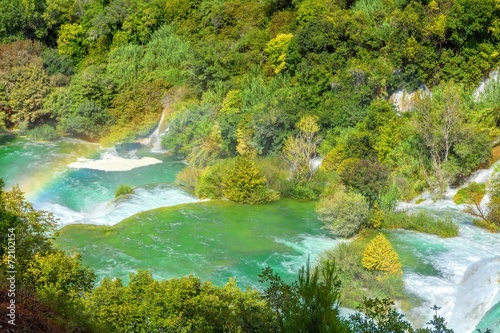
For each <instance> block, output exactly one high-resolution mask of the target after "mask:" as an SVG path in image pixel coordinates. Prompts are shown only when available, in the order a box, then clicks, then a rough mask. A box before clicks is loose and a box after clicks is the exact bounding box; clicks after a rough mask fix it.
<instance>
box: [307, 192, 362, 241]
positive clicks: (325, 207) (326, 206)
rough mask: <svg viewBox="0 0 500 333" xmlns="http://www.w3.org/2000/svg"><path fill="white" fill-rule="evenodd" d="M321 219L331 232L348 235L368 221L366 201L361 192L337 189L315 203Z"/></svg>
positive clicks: (343, 235)
mask: <svg viewBox="0 0 500 333" xmlns="http://www.w3.org/2000/svg"><path fill="white" fill-rule="evenodd" d="M316 212H317V213H318V217H319V219H320V220H321V221H323V222H324V223H325V225H326V228H328V229H330V230H331V231H332V233H333V234H335V235H337V236H341V237H349V236H352V235H353V234H354V233H356V232H357V231H358V230H359V228H360V227H361V225H362V224H364V223H366V222H367V221H368V216H369V207H368V202H367V200H366V199H365V197H363V196H362V195H361V194H358V193H351V192H344V190H339V191H337V192H335V193H334V194H333V195H332V196H328V197H325V198H323V199H321V200H320V201H319V202H318V204H317V205H316Z"/></svg>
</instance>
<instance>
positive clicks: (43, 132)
mask: <svg viewBox="0 0 500 333" xmlns="http://www.w3.org/2000/svg"><path fill="white" fill-rule="evenodd" d="M26 136H27V137H28V138H29V139H30V140H33V141H55V140H57V139H59V138H60V137H61V136H60V135H59V133H58V132H57V131H56V129H55V128H54V127H52V126H50V125H47V124H45V125H42V126H39V127H35V128H33V129H30V130H28V132H27V133H26Z"/></svg>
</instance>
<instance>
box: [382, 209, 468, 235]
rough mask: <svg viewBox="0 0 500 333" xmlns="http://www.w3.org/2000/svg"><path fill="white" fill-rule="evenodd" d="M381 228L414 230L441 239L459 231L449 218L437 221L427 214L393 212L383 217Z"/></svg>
mask: <svg viewBox="0 0 500 333" xmlns="http://www.w3.org/2000/svg"><path fill="white" fill-rule="evenodd" d="M381 227H382V228H384V229H407V230H414V231H418V232H425V233H428V234H433V235H438V236H440V237H443V238H447V237H455V236H457V235H458V231H459V228H458V225H457V224H455V223H454V222H453V220H452V219H451V218H450V217H445V218H439V219H438V218H435V217H434V216H432V215H431V214H429V213H427V212H418V213H417V214H408V213H406V212H394V213H391V214H388V215H387V216H385V218H384V220H383V221H382V225H381Z"/></svg>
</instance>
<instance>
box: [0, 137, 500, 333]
mask: <svg viewBox="0 0 500 333" xmlns="http://www.w3.org/2000/svg"><path fill="white" fill-rule="evenodd" d="M82 158H85V159H86V160H83V162H82V160H81V159H82ZM144 158H153V159H154V160H155V161H156V162H155V163H156V164H148V163H143V161H145V160H144ZM79 159H80V160H79ZM75 162H81V164H80V167H78V168H75V167H71V166H72V165H73V166H74V163H75ZM93 162H103V163H102V165H104V167H102V168H101V169H100V170H99V169H91V168H88V167H90V166H92V165H93V164H92V163H93ZM124 164H127V165H128V164H131V165H133V166H135V167H134V168H133V169H131V170H128V171H109V170H110V169H113V168H114V167H123V165H124ZM86 166H88V167H86ZM184 167H185V164H184V163H183V162H182V161H181V160H179V159H177V158H175V157H172V156H169V155H168V154H165V153H161V152H159V153H152V152H151V151H150V148H148V147H142V146H140V145H129V146H122V147H117V148H113V149H104V148H101V147H99V146H98V145H95V144H89V143H85V142H81V141H76V140H62V141H58V142H56V143H34V142H30V141H27V140H24V139H20V138H16V139H13V140H3V141H2V140H0V177H2V178H3V179H4V180H5V181H6V184H7V188H9V187H11V186H13V185H15V184H19V186H20V187H21V189H22V190H23V191H25V192H26V196H27V198H28V199H29V200H30V201H32V202H33V203H34V205H35V207H36V208H38V209H45V210H49V211H51V212H53V213H54V214H55V215H56V216H57V217H58V218H59V219H60V223H61V226H63V225H66V224H75V223H78V225H76V224H75V225H70V226H67V227H65V228H63V229H62V230H61V234H62V235H61V237H60V238H59V239H58V240H57V244H59V245H60V246H61V247H62V248H65V249H73V248H74V249H76V250H78V251H80V252H82V258H83V261H84V263H86V264H88V265H89V266H90V267H92V268H93V269H95V270H96V272H97V274H98V275H99V277H100V278H102V277H120V278H122V279H124V280H127V276H128V274H129V273H130V272H133V271H136V270H137V269H150V270H151V271H152V272H153V275H154V276H155V277H157V278H168V277H173V276H179V275H186V274H196V275H198V276H200V277H201V278H203V279H210V280H213V281H214V282H215V283H217V284H222V283H224V282H225V281H227V279H228V278H229V277H233V276H234V277H236V278H237V279H238V281H240V282H239V283H240V285H241V286H244V285H251V286H256V285H258V277H257V275H258V273H259V272H260V270H261V269H262V268H263V267H264V266H265V265H270V266H271V267H273V268H274V269H276V270H277V271H278V272H279V273H280V274H281V275H282V276H283V277H284V278H285V279H288V280H290V279H293V278H294V277H295V274H296V271H297V269H298V268H299V267H300V266H301V265H303V264H304V263H305V260H306V258H307V256H308V255H311V256H313V257H314V256H316V255H317V254H318V253H320V252H321V251H323V250H325V249H327V248H329V247H332V246H335V244H336V243H337V241H336V240H335V239H333V238H331V237H329V235H328V234H327V233H326V232H325V231H324V230H322V229H320V227H321V223H320V222H319V221H318V220H317V219H316V218H315V213H314V203H300V202H296V201H291V200H283V201H279V202H276V203H273V204H270V205H263V206H245V205H236V204H231V203H228V202H202V203H200V202H198V201H199V200H198V199H197V198H194V197H192V196H191V195H189V193H186V192H185V191H183V190H182V189H179V188H177V187H176V186H175V185H173V184H172V182H173V181H174V179H175V175H176V174H177V173H178V172H179V171H180V170H182V168H184ZM106 170H108V171H106ZM120 184H129V185H132V186H134V187H135V189H134V192H133V194H131V195H127V196H124V197H122V198H120V199H118V200H115V199H114V198H113V197H114V191H115V189H116V187H117V186H118V185H120ZM168 206H170V207H169V208H160V207H168ZM407 208H408V209H410V210H418V209H424V210H427V211H432V212H435V213H436V214H437V215H440V214H452V218H453V220H454V221H455V222H456V223H458V224H459V225H460V234H459V236H458V237H456V238H451V239H441V238H439V237H437V236H432V235H425V234H419V233H415V232H409V231H389V232H388V233H387V234H388V236H389V239H390V241H391V242H392V243H393V245H394V247H395V249H396V250H397V251H398V253H399V255H400V257H401V260H402V262H403V265H404V267H403V270H404V280H405V285H406V287H407V289H408V290H409V291H410V292H412V293H414V294H416V295H418V296H419V297H420V298H421V299H423V300H424V304H423V306H421V307H419V308H416V309H413V310H412V311H410V312H409V313H407V315H408V317H409V318H410V319H412V320H413V321H414V322H416V323H419V324H420V323H425V321H427V320H428V319H430V316H431V315H432V311H431V310H430V307H431V306H432V305H434V304H437V305H439V306H441V308H442V309H441V310H440V315H443V316H444V317H445V319H446V321H447V322H449V323H450V326H452V327H453V328H454V329H455V332H457V333H461V332H471V331H473V330H474V328H475V327H476V326H477V325H479V326H478V327H479V328H486V327H489V328H491V329H496V326H498V325H497V324H498V321H499V319H498V318H499V311H500V305H499V303H498V298H499V296H498V295H500V293H499V291H500V288H499V279H500V246H499V244H500V235H498V234H491V233H488V232H486V231H484V230H481V229H478V228H476V227H474V226H473V225H472V224H471V219H470V217H469V216H467V215H465V214H463V213H461V212H460V207H458V206H456V205H454V204H453V203H451V201H449V200H442V201H438V202H435V203H433V202H430V201H428V202H424V203H423V204H420V205H418V206H417V205H409V206H408V207H407ZM122 220H125V221H124V222H123V223H118V222H120V221H122ZM96 224H99V225H105V226H94V225H96ZM497 332H498V329H497Z"/></svg>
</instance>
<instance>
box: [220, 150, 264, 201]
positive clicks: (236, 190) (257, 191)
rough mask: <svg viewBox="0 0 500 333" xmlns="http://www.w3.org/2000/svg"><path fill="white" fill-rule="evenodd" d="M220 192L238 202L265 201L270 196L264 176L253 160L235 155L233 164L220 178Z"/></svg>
mask: <svg viewBox="0 0 500 333" xmlns="http://www.w3.org/2000/svg"><path fill="white" fill-rule="evenodd" d="M221 185H222V187H223V189H222V193H223V194H224V196H225V197H226V198H228V199H229V200H231V201H235V202H240V203H260V202H267V201H269V200H270V199H271V198H272V197H271V194H270V192H269V190H268V188H267V181H266V178H265V177H264V176H263V175H262V174H261V173H260V171H259V169H258V168H257V167H256V165H255V162H254V161H252V160H251V159H249V158H247V157H236V160H235V163H234V165H232V167H231V168H229V169H228V170H227V173H226V174H225V175H224V177H223V178H222V184H221Z"/></svg>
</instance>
